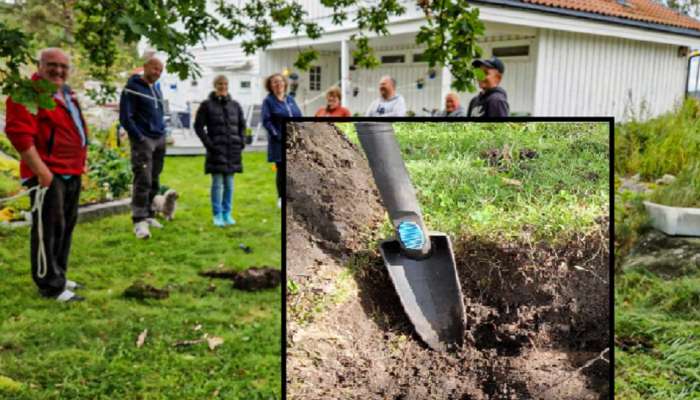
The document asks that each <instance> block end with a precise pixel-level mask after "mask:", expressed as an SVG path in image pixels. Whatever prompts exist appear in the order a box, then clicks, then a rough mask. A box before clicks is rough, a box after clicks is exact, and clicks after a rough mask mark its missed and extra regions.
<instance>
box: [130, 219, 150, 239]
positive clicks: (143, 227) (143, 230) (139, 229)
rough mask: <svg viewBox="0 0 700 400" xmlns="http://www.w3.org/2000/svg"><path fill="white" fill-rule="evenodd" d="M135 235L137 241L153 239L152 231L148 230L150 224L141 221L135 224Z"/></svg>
mask: <svg viewBox="0 0 700 400" xmlns="http://www.w3.org/2000/svg"><path fill="white" fill-rule="evenodd" d="M134 233H135V234H136V238H137V239H148V238H149V237H151V231H150V230H148V222H146V221H141V222H137V223H135V224H134Z"/></svg>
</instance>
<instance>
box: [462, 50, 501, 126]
mask: <svg viewBox="0 0 700 400" xmlns="http://www.w3.org/2000/svg"><path fill="white" fill-rule="evenodd" d="M472 66H473V67H475V68H481V70H482V71H484V75H485V76H484V79H482V80H480V81H479V88H481V93H479V94H478V95H477V96H476V97H474V98H473V99H472V100H471V101H470V102H469V110H468V111H467V116H468V117H477V118H479V117H483V118H494V117H507V116H508V113H509V112H510V106H509V105H508V95H507V94H506V91H505V90H503V88H501V87H500V86H498V85H500V84H501V79H502V77H503V72H504V71H505V66H504V65H503V62H501V60H499V59H498V58H496V57H491V58H490V59H488V60H475V61H474V62H473V63H472Z"/></svg>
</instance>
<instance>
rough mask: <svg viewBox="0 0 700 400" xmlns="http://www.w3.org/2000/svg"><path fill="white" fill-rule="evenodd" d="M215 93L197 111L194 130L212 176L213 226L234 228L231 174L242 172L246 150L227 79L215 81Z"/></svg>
mask: <svg viewBox="0 0 700 400" xmlns="http://www.w3.org/2000/svg"><path fill="white" fill-rule="evenodd" d="M214 89H215V90H214V91H213V92H211V94H209V98H208V99H207V100H205V101H204V102H202V104H201V105H200V106H199V110H197V117H196V118H195V122H194V131H195V132H196V133H197V136H199V139H200V140H201V141H202V143H203V144H204V147H206V149H207V158H206V163H205V165H204V172H205V173H207V174H211V177H212V180H211V208H212V211H213V213H214V225H216V226H225V225H233V224H235V223H236V221H235V220H234V219H233V217H232V216H231V210H232V209H233V174H234V173H236V172H243V161H242V159H241V153H242V152H243V148H244V147H245V129H246V125H245V118H244V117H243V109H242V108H241V105H240V104H238V102H237V101H235V100H233V99H232V98H231V96H230V95H229V94H228V79H227V78H226V77H225V76H223V75H219V76H217V77H216V78H214Z"/></svg>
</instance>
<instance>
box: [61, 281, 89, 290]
mask: <svg viewBox="0 0 700 400" xmlns="http://www.w3.org/2000/svg"><path fill="white" fill-rule="evenodd" d="M63 289H64V290H80V289H85V286H83V285H81V284H79V283H78V282H75V281H71V280H66V286H64V287H63Z"/></svg>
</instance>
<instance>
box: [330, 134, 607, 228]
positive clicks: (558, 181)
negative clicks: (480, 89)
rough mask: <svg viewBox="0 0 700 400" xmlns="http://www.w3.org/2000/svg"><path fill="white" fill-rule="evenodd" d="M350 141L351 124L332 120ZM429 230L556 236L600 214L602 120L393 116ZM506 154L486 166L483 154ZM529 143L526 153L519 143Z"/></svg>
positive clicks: (603, 198) (603, 203)
mask: <svg viewBox="0 0 700 400" xmlns="http://www.w3.org/2000/svg"><path fill="white" fill-rule="evenodd" d="M339 125H340V127H341V129H343V130H344V131H345V132H347V134H348V135H349V137H350V139H351V140H352V141H354V142H355V143H357V142H358V141H357V138H356V134H355V132H354V127H353V126H352V125H351V124H339ZM394 128H395V131H396V137H397V140H398V142H399V145H400V147H401V151H402V155H403V157H404V160H405V162H406V166H407V169H408V171H409V173H410V175H411V179H412V181H413V184H414V186H415V187H416V190H417V192H418V200H419V202H420V204H421V207H422V209H423V213H424V215H425V219H426V222H427V224H428V225H429V226H430V228H431V229H434V230H440V231H444V232H447V233H449V234H452V235H459V234H462V233H468V234H470V235H475V236H481V237H489V238H500V239H503V238H506V239H521V240H523V239H524V240H527V241H530V240H548V241H556V240H558V239H560V238H564V237H566V236H567V235H569V234H571V233H574V232H577V233H582V232H586V231H589V230H592V229H597V227H598V224H597V223H596V218H598V217H600V216H605V215H608V207H609V202H610V199H609V197H610V196H609V183H608V176H609V146H608V143H609V133H608V125H607V124H605V123H578V124H573V123H509V124H493V123H491V124H489V123H395V124H394ZM490 149H499V150H500V151H502V152H504V153H507V154H508V156H507V157H506V158H507V160H505V161H503V162H502V163H501V165H491V164H490V163H489V161H488V159H487V158H486V157H485V156H484V153H485V152H486V151H488V150H490ZM526 149H530V150H534V151H536V153H537V156H536V157H535V158H532V159H528V158H526V157H521V156H520V152H521V150H526Z"/></svg>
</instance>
